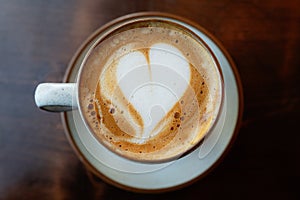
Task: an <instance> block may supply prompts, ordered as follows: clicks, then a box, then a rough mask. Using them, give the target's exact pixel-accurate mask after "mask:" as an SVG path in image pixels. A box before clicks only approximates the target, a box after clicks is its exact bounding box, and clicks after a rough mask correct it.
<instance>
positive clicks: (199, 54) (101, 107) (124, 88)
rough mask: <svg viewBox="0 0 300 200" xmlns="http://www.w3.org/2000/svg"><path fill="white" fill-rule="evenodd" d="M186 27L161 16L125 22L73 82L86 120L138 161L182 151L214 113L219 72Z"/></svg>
mask: <svg viewBox="0 0 300 200" xmlns="http://www.w3.org/2000/svg"><path fill="white" fill-rule="evenodd" d="M216 65H217V64H216V63H215V61H214V59H213V57H212V55H211V54H210V53H209V51H208V49H207V48H206V47H205V46H204V45H203V44H202V43H201V41H200V40H199V38H197V37H196V36H194V35H193V34H192V33H191V32H190V31H188V30H186V29H185V28H183V27H181V26H179V25H177V24H173V23H170V22H164V21H159V20H152V21H151V20H149V21H137V22H133V23H130V24H127V25H125V26H123V27H121V28H119V29H117V30H115V31H114V32H111V33H110V34H108V36H106V37H105V38H102V40H100V41H99V42H98V44H97V45H96V46H95V47H94V48H93V50H92V51H91V52H90V53H89V55H88V57H87V58H86V60H85V61H84V67H83V68H82V72H81V77H80V79H79V82H78V84H79V85H78V86H79V102H80V107H81V110H82V114H83V116H84V118H85V122H86V124H87V126H88V127H89V129H90V130H91V132H92V133H94V135H95V137H96V138H97V139H98V140H99V141H100V142H101V143H102V144H103V145H105V146H106V147H107V148H108V149H110V150H112V151H113V152H116V153H118V154H120V155H122V156H124V157H126V158H129V159H133V160H139V161H154V162H155V161H163V160H169V159H171V158H175V157H177V156H180V155H181V154H182V153H184V152H186V151H187V150H189V149H191V148H192V147H193V146H194V145H195V144H196V143H199V141H200V140H201V139H202V138H203V137H204V136H205V134H206V133H207V132H208V130H209V129H210V128H211V127H212V125H213V123H214V121H215V120H216V118H217V116H218V111H219V108H220V106H221V100H222V78H221V75H220V74H219V71H218V69H217V66H216Z"/></svg>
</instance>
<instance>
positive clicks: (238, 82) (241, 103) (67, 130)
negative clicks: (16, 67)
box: [61, 12, 244, 193]
mask: <svg viewBox="0 0 300 200" xmlns="http://www.w3.org/2000/svg"><path fill="white" fill-rule="evenodd" d="M140 16H148V17H149V16H159V17H167V18H171V19H175V20H180V21H182V22H184V23H186V24H188V25H190V26H192V27H195V28H196V29H198V30H199V31H200V32H202V33H203V34H205V35H206V36H207V37H208V38H209V39H211V40H212V42H214V43H215V45H216V46H217V47H218V48H219V49H220V51H221V52H222V54H223V55H224V57H225V58H226V59H227V61H228V63H229V67H230V68H231V70H232V72H233V74H234V78H235V82H236V85H237V96H238V101H239V105H238V113H237V121H236V125H235V128H234V131H233V133H232V137H231V139H230V141H229V143H228V145H227V146H226V148H225V149H224V151H223V152H221V156H220V157H219V158H218V159H217V160H216V161H215V162H214V163H213V164H212V165H211V166H210V167H209V168H208V169H207V170H206V171H204V172H203V173H202V174H200V175H198V176H197V177H195V178H192V179H191V180H189V181H187V182H184V183H182V184H179V185H175V186H172V187H168V188H161V189H144V188H143V189H141V188H135V187H131V186H128V185H124V184H121V183H118V182H117V181H114V180H112V179H110V178H108V177H107V176H106V175H105V174H103V173H101V172H100V171H98V170H97V169H96V168H95V167H94V166H93V165H92V164H91V163H90V161H88V160H87V159H86V158H85V156H84V155H83V153H82V152H81V151H80V149H79V147H78V146H77V144H76V142H75V140H74V138H73V136H72V134H71V128H70V126H69V124H68V122H67V114H66V112H64V113H61V120H62V123H63V127H64V132H65V134H66V136H67V138H68V140H69V143H70V144H71V146H72V148H73V149H74V151H75V153H76V154H77V156H78V158H79V160H80V161H81V162H82V163H83V164H84V165H85V166H86V167H87V168H88V170H89V171H90V172H92V173H93V174H94V175H96V176H97V177H99V178H100V179H101V180H103V181H105V182H107V183H109V184H111V185H113V186H115V187H118V188H121V189H124V190H128V191H133V192H139V193H161V192H168V191H173V190H177V189H181V188H184V187H187V186H188V185H191V184H193V183H194V182H196V181H198V180H200V179H202V178H203V177H205V176H207V175H208V174H209V173H210V172H211V171H212V170H214V169H215V168H216V167H217V166H218V165H219V164H220V163H221V162H222V161H223V159H224V158H225V156H226V155H227V154H228V152H229V151H230V149H231V147H232V145H233V144H234V142H235V140H236V138H237V135H238V131H239V129H240V127H241V122H242V114H243V110H244V96H243V90H242V83H241V79H240V75H239V73H238V70H237V68H236V65H235V63H234V61H233V59H232V57H231V56H230V54H229V53H228V51H227V50H226V49H225V47H224V46H223V45H222V44H221V42H220V41H219V40H218V39H217V38H216V37H215V36H213V35H212V34H211V33H209V32H208V31H207V30H206V29H205V28H203V27H202V26H200V25H198V24H197V23H195V22H193V21H190V20H188V19H186V18H183V17H180V16H177V15H173V14H169V13H162V12H139V13H133V14H129V15H125V16H123V17H120V18H117V19H115V20H113V21H111V22H109V23H107V24H105V25H104V26H102V27H100V28H99V29H97V30H96V31H95V32H94V33H93V34H92V35H91V36H90V37H89V38H88V39H87V40H85V41H84V42H83V43H82V45H81V46H80V47H79V48H78V50H77V51H76V53H75V54H74V56H73V57H72V59H71V61H70V62H69V65H68V67H67V70H66V73H65V75H64V78H63V82H65V83H67V82H69V79H70V75H71V72H72V71H73V68H74V66H75V63H76V61H77V60H78V58H79V57H80V56H81V54H82V52H83V51H84V50H86V48H87V46H88V45H89V44H90V42H91V41H92V40H93V39H95V37H96V36H97V35H98V33H99V32H101V31H103V30H105V29H106V28H107V27H109V26H111V25H112V24H114V23H116V22H120V21H123V20H128V19H130V18H135V17H140Z"/></svg>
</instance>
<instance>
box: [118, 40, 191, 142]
mask: <svg viewBox="0 0 300 200" xmlns="http://www.w3.org/2000/svg"><path fill="white" fill-rule="evenodd" d="M116 67H117V71H116V81H117V83H118V85H119V87H120V89H121V91H122V93H123V95H124V96H125V98H126V100H127V101H128V102H129V107H131V106H132V107H133V109H135V110H136V112H129V113H131V115H130V116H129V117H130V118H131V119H134V118H135V117H138V118H140V120H139V121H138V120H132V121H133V122H135V121H137V123H134V128H135V133H136V134H135V139H136V142H137V143H143V142H145V140H147V139H148V138H150V137H153V136H155V135H156V134H158V133H159V132H161V129H162V127H158V125H159V123H160V122H162V120H163V119H164V117H166V115H167V113H169V111H170V110H171V109H172V108H173V107H174V105H175V104H176V103H177V102H178V100H179V99H180V98H181V97H182V96H183V94H184V92H185V91H186V90H187V88H188V85H189V82H190V77H191V74H190V67H189V63H188V62H187V61H186V59H185V58H184V56H183V54H182V53H181V52H180V51H179V50H178V49H177V48H176V47H174V46H171V45H169V44H164V43H158V44H154V45H153V46H151V47H150V48H149V49H141V50H137V51H133V52H130V53H128V54H126V55H125V56H123V57H122V58H121V59H120V60H119V62H118V64H117V66H116ZM129 110H130V109H129ZM136 115H138V116H136Z"/></svg>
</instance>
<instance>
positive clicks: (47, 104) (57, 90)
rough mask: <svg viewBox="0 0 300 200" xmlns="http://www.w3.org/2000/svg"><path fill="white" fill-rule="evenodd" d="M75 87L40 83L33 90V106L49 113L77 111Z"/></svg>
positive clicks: (71, 84)
mask: <svg viewBox="0 0 300 200" xmlns="http://www.w3.org/2000/svg"><path fill="white" fill-rule="evenodd" d="M75 86H76V84H75V83H40V84H39V85H38V86H37V87H36V89H35V94H34V98H35V104H36V105H37V106H38V107H39V108H40V109H43V110H46V111H51V112H64V111H70V110H73V109H77V103H76V99H75V93H76V92H75V91H76V90H75V88H76V87H75Z"/></svg>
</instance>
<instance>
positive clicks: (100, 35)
mask: <svg viewBox="0 0 300 200" xmlns="http://www.w3.org/2000/svg"><path fill="white" fill-rule="evenodd" d="M151 17H152V18H151ZM157 18H159V20H162V21H166V22H168V23H173V24H176V26H180V27H181V28H183V29H185V30H187V31H188V32H190V33H192V34H193V36H194V37H195V38H196V39H197V40H198V42H199V43H200V44H201V45H202V47H203V48H204V49H205V50H206V51H207V52H208V54H209V55H210V56H211V57H212V60H213V62H214V67H215V69H216V71H217V74H218V76H219V79H220V86H221V87H220V103H219V104H218V106H219V108H218V110H217V111H216V117H215V119H214V121H213V124H212V125H211V126H210V128H209V129H208V131H206V132H205V133H204V134H203V135H202V137H200V138H199V139H197V141H196V142H195V143H194V144H193V145H191V146H190V147H189V148H188V149H186V150H185V151H184V152H180V153H178V154H176V155H174V156H171V157H168V158H162V159H155V160H141V159H135V158H133V157H129V156H126V155H123V154H120V153H118V152H116V151H114V150H113V149H112V148H110V147H108V146H107V145H105V144H104V143H103V142H102V141H101V140H100V139H98V137H96V136H95V133H94V131H93V129H92V127H91V126H90V124H89V123H88V122H87V119H86V117H85V115H84V114H83V111H82V106H83V105H82V104H81V102H80V101H79V96H80V92H79V87H78V83H79V82H80V81H81V74H82V71H83V68H84V67H83V66H84V64H85V62H86V59H87V58H88V57H89V55H90V53H91V52H92V51H93V49H94V48H95V47H96V46H97V45H98V44H99V43H101V42H102V41H104V40H105V38H106V37H107V36H109V34H111V33H113V32H114V31H116V30H118V29H119V28H121V27H124V26H126V25H128V24H130V23H135V22H139V21H143V20H151V19H152V20H153V19H157ZM172 20H175V22H174V21H172ZM178 22H180V23H183V24H186V25H189V26H191V27H193V28H196V29H197V30H201V29H198V27H197V26H195V25H197V24H196V23H193V22H191V21H189V20H187V19H185V18H183V17H180V16H176V15H173V14H167V13H162V12H138V13H132V14H128V15H125V16H122V17H119V18H116V19H114V20H112V21H110V22H108V23H106V24H104V25H103V26H101V27H100V28H98V29H97V30H96V31H95V32H94V33H93V34H92V35H91V36H90V37H89V38H88V39H87V40H86V41H85V42H84V44H86V43H87V42H88V41H89V42H91V41H93V42H92V44H91V46H89V47H87V46H84V45H83V46H81V47H80V49H81V48H83V49H84V50H87V52H86V53H85V54H83V52H82V51H81V52H77V53H78V55H83V60H82V62H81V63H80V67H79V70H78V74H77V82H76V90H77V92H76V101H77V103H78V110H79V113H80V116H81V118H82V119H83V122H84V124H85V126H86V127H87V129H88V130H89V132H90V133H91V134H92V135H94V137H95V138H96V139H97V141H98V142H99V143H100V144H102V145H104V146H105V147H106V148H107V149H109V150H110V151H113V152H114V153H115V154H118V155H119V156H122V157H124V158H126V159H129V160H133V161H136V162H141V163H164V162H169V161H174V160H176V159H179V158H181V157H184V156H185V155H187V154H189V153H190V152H191V151H193V150H194V149H195V148H197V147H198V146H199V145H200V144H201V142H202V141H203V139H204V137H205V136H206V135H208V134H209V133H210V132H211V131H212V130H213V129H214V127H215V126H216V124H217V123H218V121H219V118H220V113H221V110H222V109H223V104H224V96H225V86H224V77H223V72H222V69H221V66H220V63H219V61H218V59H217V58H216V56H215V55H214V53H213V51H212V50H211V48H210V47H209V45H208V44H207V43H206V42H205V41H204V40H203V39H202V38H201V37H200V36H199V35H198V34H197V33H195V32H193V31H192V30H191V29H190V28H187V27H184V26H183V25H181V24H179V23H178Z"/></svg>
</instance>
